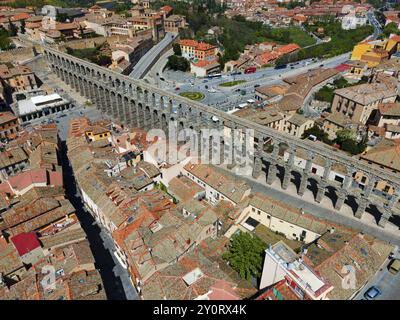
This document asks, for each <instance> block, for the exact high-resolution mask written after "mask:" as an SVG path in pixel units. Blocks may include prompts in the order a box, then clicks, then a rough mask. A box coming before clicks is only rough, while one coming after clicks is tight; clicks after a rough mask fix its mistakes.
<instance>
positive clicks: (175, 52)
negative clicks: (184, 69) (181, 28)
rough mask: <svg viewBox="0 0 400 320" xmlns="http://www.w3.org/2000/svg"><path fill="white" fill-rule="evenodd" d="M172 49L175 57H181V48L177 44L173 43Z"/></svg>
mask: <svg viewBox="0 0 400 320" xmlns="http://www.w3.org/2000/svg"><path fill="white" fill-rule="evenodd" d="M172 49H173V50H174V54H175V55H176V56H181V55H182V50H181V46H180V45H179V43H174V44H173V45H172Z"/></svg>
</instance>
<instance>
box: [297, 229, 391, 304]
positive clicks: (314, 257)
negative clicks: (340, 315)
mask: <svg viewBox="0 0 400 320" xmlns="http://www.w3.org/2000/svg"><path fill="white" fill-rule="evenodd" d="M392 249H393V247H392V246H391V245H389V244H388V243H385V242H382V241H380V240H377V239H367V237H366V236H363V235H361V234H357V233H350V234H349V233H342V232H339V231H336V230H335V232H334V233H327V234H325V235H323V236H322V237H321V238H320V239H318V240H317V242H316V243H313V244H311V245H310V246H308V248H307V253H306V254H305V255H304V256H303V259H304V261H305V262H306V263H311V264H312V266H313V267H314V269H315V270H316V271H317V272H319V274H320V275H321V276H322V277H324V278H325V279H327V280H328V281H329V282H330V283H331V284H332V285H333V286H334V289H333V290H332V291H331V292H329V293H328V298H329V299H333V300H346V299H348V298H349V297H350V296H351V295H352V294H353V293H354V292H356V291H357V290H358V289H359V288H360V287H361V286H362V285H364V283H366V281H367V280H368V279H370V278H371V277H372V276H373V275H374V274H375V273H376V272H377V271H378V270H379V268H380V267H381V266H382V264H383V262H384V261H385V260H386V258H387V257H388V255H389V253H390V252H391V250H392ZM345 266H351V267H352V268H354V270H355V272H356V274H355V278H356V283H355V286H356V287H355V288H354V289H345V288H343V286H342V278H343V276H344V275H342V269H343V268H344V267H345Z"/></svg>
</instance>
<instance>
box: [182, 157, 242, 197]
mask: <svg viewBox="0 0 400 320" xmlns="http://www.w3.org/2000/svg"><path fill="white" fill-rule="evenodd" d="M184 169H185V170H186V171H188V172H190V173H191V174H193V175H194V176H195V177H197V178H198V179H200V180H202V181H204V182H205V183H206V184H208V185H210V186H211V187H213V188H214V189H215V190H218V191H219V192H221V193H222V194H223V195H224V196H225V197H227V198H228V199H230V200H231V201H233V202H235V203H238V202H240V201H241V200H242V199H243V198H244V197H245V193H246V192H247V191H249V190H250V186H248V185H247V184H246V183H245V182H243V180H239V179H235V178H231V177H229V176H226V175H224V174H222V173H220V172H218V171H217V170H216V168H215V167H213V166H211V165H205V164H193V163H191V162H189V163H188V164H187V165H185V167H184Z"/></svg>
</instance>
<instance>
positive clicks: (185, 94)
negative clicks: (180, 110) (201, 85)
mask: <svg viewBox="0 0 400 320" xmlns="http://www.w3.org/2000/svg"><path fill="white" fill-rule="evenodd" d="M179 95H180V96H182V97H185V98H188V99H190V100H194V101H200V100H203V99H204V94H203V93H201V92H191V91H188V92H181V93H180V94H179Z"/></svg>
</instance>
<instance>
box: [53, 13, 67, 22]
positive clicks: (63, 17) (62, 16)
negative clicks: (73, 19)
mask: <svg viewBox="0 0 400 320" xmlns="http://www.w3.org/2000/svg"><path fill="white" fill-rule="evenodd" d="M67 19H68V15H67V14H66V13H59V12H57V15H56V21H58V22H65V21H67Z"/></svg>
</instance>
